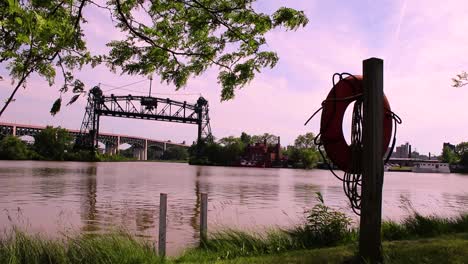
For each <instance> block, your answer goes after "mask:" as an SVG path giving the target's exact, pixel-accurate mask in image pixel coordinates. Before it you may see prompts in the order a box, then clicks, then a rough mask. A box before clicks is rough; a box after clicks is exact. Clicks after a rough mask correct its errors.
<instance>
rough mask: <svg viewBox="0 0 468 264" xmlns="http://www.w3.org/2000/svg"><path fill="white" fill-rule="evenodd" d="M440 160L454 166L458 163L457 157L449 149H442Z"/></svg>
mask: <svg viewBox="0 0 468 264" xmlns="http://www.w3.org/2000/svg"><path fill="white" fill-rule="evenodd" d="M441 158H442V162H446V163H450V164H455V163H457V162H458V161H459V157H458V156H457V154H456V153H455V151H453V150H452V149H451V148H449V147H444V149H443V150H442V156H441Z"/></svg>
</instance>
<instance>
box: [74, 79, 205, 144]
mask: <svg viewBox="0 0 468 264" xmlns="http://www.w3.org/2000/svg"><path fill="white" fill-rule="evenodd" d="M101 116H113V117H123V118H132V119H145V120H154V121H165V122H174V123H186V124H194V125H197V126H198V135H197V136H198V137H197V142H198V143H200V142H201V141H203V140H207V141H211V140H212V139H213V136H212V134H211V126H210V118H209V107H208V101H207V100H206V99H205V98H203V97H200V98H198V100H197V102H196V103H195V104H190V103H187V102H186V101H184V102H180V101H175V100H171V99H169V98H158V97H151V96H133V95H125V96H116V95H114V94H111V95H110V96H105V95H103V92H102V90H101V89H100V88H99V87H98V86H95V87H94V88H92V89H91V90H90V92H89V96H88V104H87V106H86V111H85V114H84V117H83V122H82V124H81V129H80V136H78V137H77V145H78V146H79V147H81V148H85V149H91V150H96V149H97V147H98V139H99V124H100V117H101Z"/></svg>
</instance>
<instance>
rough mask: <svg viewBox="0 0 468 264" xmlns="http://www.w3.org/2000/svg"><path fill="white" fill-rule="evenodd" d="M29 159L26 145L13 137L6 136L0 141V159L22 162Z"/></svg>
mask: <svg viewBox="0 0 468 264" xmlns="http://www.w3.org/2000/svg"><path fill="white" fill-rule="evenodd" d="M28 157H29V150H28V148H27V146H26V144H25V143H24V142H23V141H22V140H21V139H19V138H17V137H15V136H6V137H4V138H3V139H2V140H1V141H0V159H8V160H24V159H27V158H28Z"/></svg>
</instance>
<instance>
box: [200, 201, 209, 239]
mask: <svg viewBox="0 0 468 264" xmlns="http://www.w3.org/2000/svg"><path fill="white" fill-rule="evenodd" d="M207 234H208V194H207V193H202V194H201V208H200V244H203V243H204V242H205V241H206V239H207Z"/></svg>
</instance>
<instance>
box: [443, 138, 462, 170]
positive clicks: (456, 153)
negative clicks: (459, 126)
mask: <svg viewBox="0 0 468 264" xmlns="http://www.w3.org/2000/svg"><path fill="white" fill-rule="evenodd" d="M441 160H442V162H446V163H449V164H450V165H454V166H455V167H459V168H460V169H461V170H463V171H468V142H461V143H459V144H457V145H456V146H455V148H450V147H449V146H445V147H444V148H443V150H442V156H441Z"/></svg>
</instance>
